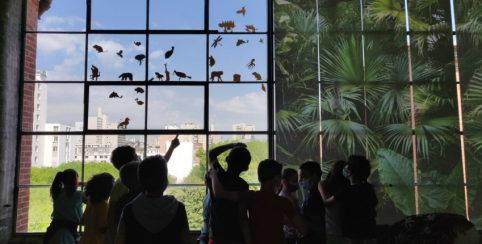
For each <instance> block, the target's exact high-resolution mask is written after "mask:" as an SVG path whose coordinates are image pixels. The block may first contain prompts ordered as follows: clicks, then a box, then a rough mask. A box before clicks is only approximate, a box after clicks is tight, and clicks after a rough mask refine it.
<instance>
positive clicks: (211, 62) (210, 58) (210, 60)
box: [208, 55, 216, 67]
mask: <svg viewBox="0 0 482 244" xmlns="http://www.w3.org/2000/svg"><path fill="white" fill-rule="evenodd" d="M208 60H209V66H210V67H213V66H214V64H215V63H216V60H214V58H213V55H211V57H209V58H208Z"/></svg>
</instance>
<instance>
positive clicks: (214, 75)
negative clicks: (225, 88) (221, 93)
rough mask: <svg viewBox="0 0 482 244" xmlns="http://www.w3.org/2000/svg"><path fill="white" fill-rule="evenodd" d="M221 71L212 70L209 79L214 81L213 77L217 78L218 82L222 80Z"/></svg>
mask: <svg viewBox="0 0 482 244" xmlns="http://www.w3.org/2000/svg"><path fill="white" fill-rule="evenodd" d="M223 74H224V72H223V71H213V72H211V78H210V79H211V81H212V82H214V78H218V82H223V79H221V75H223Z"/></svg>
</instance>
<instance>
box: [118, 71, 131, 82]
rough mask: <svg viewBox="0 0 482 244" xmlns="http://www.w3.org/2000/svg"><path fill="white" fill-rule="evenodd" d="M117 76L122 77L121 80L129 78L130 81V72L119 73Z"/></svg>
mask: <svg viewBox="0 0 482 244" xmlns="http://www.w3.org/2000/svg"><path fill="white" fill-rule="evenodd" d="M119 78H122V80H127V79H129V80H130V81H132V73H122V74H121V75H119Z"/></svg>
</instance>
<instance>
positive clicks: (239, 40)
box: [236, 39, 249, 47]
mask: <svg viewBox="0 0 482 244" xmlns="http://www.w3.org/2000/svg"><path fill="white" fill-rule="evenodd" d="M248 42H249V40H246V41H244V40H242V39H238V42H236V46H237V47H239V45H242V44H244V43H248Z"/></svg>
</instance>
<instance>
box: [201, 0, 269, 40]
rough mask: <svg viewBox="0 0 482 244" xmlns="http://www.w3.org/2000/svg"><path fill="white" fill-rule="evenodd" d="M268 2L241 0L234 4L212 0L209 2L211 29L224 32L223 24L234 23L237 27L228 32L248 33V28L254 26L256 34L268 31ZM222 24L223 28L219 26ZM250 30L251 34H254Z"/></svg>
mask: <svg viewBox="0 0 482 244" xmlns="http://www.w3.org/2000/svg"><path fill="white" fill-rule="evenodd" d="M267 2H268V1H262V0H240V1H236V2H234V3H235V4H233V2H231V1H223V0H211V1H210V2H209V8H210V9H209V12H210V16H209V29H210V30H219V32H224V27H223V22H227V21H233V22H234V25H235V27H234V28H231V29H228V28H226V31H227V32H231V31H234V32H247V30H246V26H247V25H252V26H254V29H255V30H254V31H256V32H266V30H267V19H268V18H267V16H266V14H267V12H268V11H267V9H266V8H267V6H268V3H267ZM219 24H221V26H219ZM254 31H253V30H250V31H249V32H254Z"/></svg>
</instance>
